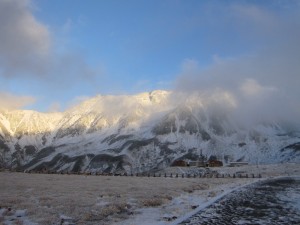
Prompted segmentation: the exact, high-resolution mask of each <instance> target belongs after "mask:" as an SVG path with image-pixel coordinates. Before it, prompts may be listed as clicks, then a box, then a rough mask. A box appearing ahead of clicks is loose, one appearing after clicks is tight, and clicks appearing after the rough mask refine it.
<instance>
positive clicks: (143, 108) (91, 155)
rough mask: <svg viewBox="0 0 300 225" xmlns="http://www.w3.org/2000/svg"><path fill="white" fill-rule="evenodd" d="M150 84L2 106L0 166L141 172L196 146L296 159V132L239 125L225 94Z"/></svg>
mask: <svg viewBox="0 0 300 225" xmlns="http://www.w3.org/2000/svg"><path fill="white" fill-rule="evenodd" d="M221 101H222V102H224V103H225V105H226V109H227V110H225V111H224V110H219V109H218V107H216V105H214V104H211V103H208V102H207V100H206V99H205V98H201V96H194V97H189V98H183V100H182V99H180V98H174V95H172V93H171V92H167V91H153V92H150V93H141V94H138V95H133V96H127V95H123V96H96V97H94V98H90V99H87V100H86V101H83V102H82V103H80V104H79V105H77V106H74V107H73V108H71V109H68V110H66V111H65V112H59V113H40V112H35V111H29V110H13V111H7V110H6V111H5V110H2V111H0V167H2V168H13V169H20V170H45V169H46V170H51V171H69V172H79V171H80V172H84V171H89V172H107V173H110V172H127V173H131V172H134V173H136V172H146V171H155V170H157V169H162V168H165V167H167V166H169V165H171V164H172V163H173V162H174V161H175V160H180V159H185V160H197V158H198V157H199V155H200V151H201V152H202V153H203V154H204V155H206V156H207V157H208V158H209V157H214V158H218V159H219V160H221V161H223V163H225V164H226V163H228V162H230V161H247V162H249V163H252V164H262V163H279V162H300V135H299V132H297V131H295V130H290V129H288V128H287V126H283V125H282V124H279V123H273V122H259V123H253V124H251V125H247V126H246V125H245V124H244V125H241V124H239V123H237V122H236V121H235V120H234V116H232V113H231V112H232V111H231V109H232V108H234V104H232V102H231V101H230V99H228V96H227V97H226V96H223V98H222V99H221Z"/></svg>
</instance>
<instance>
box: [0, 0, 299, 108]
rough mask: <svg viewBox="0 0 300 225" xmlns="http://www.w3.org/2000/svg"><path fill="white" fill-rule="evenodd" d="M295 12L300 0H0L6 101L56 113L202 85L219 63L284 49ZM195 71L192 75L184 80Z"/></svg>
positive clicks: (0, 74) (0, 75) (0, 89)
mask: <svg viewBox="0 0 300 225" xmlns="http://www.w3.org/2000/svg"><path fill="white" fill-rule="evenodd" d="M299 7H300V6H299V1H297V0H296V1H292V0H291V1H288V0H287V1H271V0H270V1H229V0H228V1H221V0H219V1H198V0H153V1H146V0H128V1H121V0H110V1H108V0H107V1H104V0H102V1H101V0H100V1H98V0H89V1H83V0H10V1H9V0H0V10H1V8H2V10H1V11H0V14H1V16H0V20H1V21H2V22H1V23H0V33H2V35H1V34H0V41H2V44H0V82H1V84H0V93H1V96H0V97H2V99H3V100H2V101H0V103H1V104H2V105H3V107H4V106H7V107H8V108H25V109H34V110H38V111H55V110H64V109H65V108H67V107H68V106H69V105H70V104H72V103H73V102H74V101H76V100H78V99H81V98H83V97H88V96H94V95H97V94H102V95H105V94H135V93H139V92H143V91H151V90H155V89H167V90H172V89H174V88H177V87H178V82H179V83H180V82H181V81H186V80H187V83H193V81H194V80H197V82H199V83H205V82H202V80H201V79H202V78H203V79H204V80H205V79H207V77H205V76H210V75H209V73H203V71H204V70H207V69H209V68H211V67H214V66H215V64H216V63H220V62H224V61H225V62H226V63H227V61H228V60H231V59H243V58H245V57H248V56H252V55H257V54H260V52H261V51H263V50H264V49H265V47H266V46H268V45H270V46H271V47H272V46H278V45H280V44H281V43H285V42H286V40H287V38H286V37H283V36H282V35H280V32H281V31H282V28H283V27H286V26H289V25H291V29H288V30H287V36H288V37H290V36H291V37H292V36H293V35H294V34H293V33H291V34H289V31H291V30H292V29H294V27H295V26H294V23H296V26H298V25H299V23H298V22H299V21H298V19H299V16H297V15H298V13H299ZM4 20H5V21H4ZM281 23H282V24H281ZM274 27H275V28H274ZM17 37H19V38H17ZM276 37H278V38H276ZM270 43H272V45H271V44H270ZM271 47H270V49H271ZM288 57H291V55H290V54H288V56H287V58H288ZM297 69H298V68H297ZM191 70H195V71H194V72H195V74H196V75H194V76H189V75H187V76H185V73H186V72H187V71H191ZM295 70H296V69H295ZM199 79H200V80H199ZM262 82H263V81H262ZM183 83H184V82H183ZM179 86H180V85H179ZM187 86H188V85H187ZM200 86H201V85H200ZM208 86H209V85H208ZM187 89H188V87H187ZM12 103H13V104H12ZM3 107H2V108H3Z"/></svg>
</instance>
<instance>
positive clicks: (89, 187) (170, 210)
mask: <svg viewBox="0 0 300 225" xmlns="http://www.w3.org/2000/svg"><path fill="white" fill-rule="evenodd" d="M186 169H187V168H181V170H183V171H184V170H186ZM167 170H169V171H172V172H174V173H176V172H178V173H180V172H179V171H180V170H179V169H178V168H169V169H167ZM216 170H218V171H219V173H231V174H232V173H249V174H251V173H254V174H261V175H262V177H263V178H261V179H268V178H270V177H278V176H300V166H299V164H296V163H286V164H272V165H248V166H243V167H234V168H229V167H222V168H216ZM165 171H166V170H165ZM162 172H164V171H162ZM258 180H260V179H259V178H255V179H253V178H175V177H173V178H170V177H168V178H164V177H150V178H148V177H130V176H129V177H113V176H83V175H56V174H26V173H10V172H0V181H1V183H0V207H1V208H0V224H22V225H36V224H42V225H44V224H97V225H98V224H100V225H101V224H116V225H117V224H118V225H121V224H122V225H123V224H124V225H134V224H135V225H140V224H151V225H153V224H161V225H167V224H172V225H173V224H174V225H175V224H177V223H178V222H180V221H182V220H183V219H184V218H187V217H188V216H190V215H192V214H193V213H195V212H197V211H199V210H200V209H201V208H204V207H206V206H208V205H210V204H211V203H213V202H214V201H216V200H217V199H219V198H220V197H222V196H224V195H225V194H227V193H229V192H230V191H232V190H234V189H237V188H239V187H242V186H245V185H247V184H250V183H253V182H256V181H258Z"/></svg>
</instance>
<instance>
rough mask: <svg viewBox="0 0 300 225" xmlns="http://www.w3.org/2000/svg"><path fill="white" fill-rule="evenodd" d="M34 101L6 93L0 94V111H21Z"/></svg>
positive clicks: (32, 98) (29, 97) (28, 97)
mask: <svg viewBox="0 0 300 225" xmlns="http://www.w3.org/2000/svg"><path fill="white" fill-rule="evenodd" d="M35 101H36V99H35V98H34V97H31V96H18V95H13V94H10V93H6V92H0V110H14V109H21V108H23V107H25V106H27V105H30V104H33V103H34V102H35Z"/></svg>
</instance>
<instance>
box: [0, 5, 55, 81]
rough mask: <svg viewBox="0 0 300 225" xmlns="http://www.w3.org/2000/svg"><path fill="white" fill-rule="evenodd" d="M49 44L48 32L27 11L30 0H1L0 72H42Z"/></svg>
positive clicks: (9, 73)
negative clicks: (0, 68) (0, 69)
mask: <svg viewBox="0 0 300 225" xmlns="http://www.w3.org/2000/svg"><path fill="white" fill-rule="evenodd" d="M50 48H51V37H50V33H49V31H48V29H47V27H46V26H45V25H43V24H42V23H40V22H38V21H37V20H36V19H35V18H34V16H33V15H32V13H31V11H30V1H29V0H0V66H1V67H2V71H1V72H2V75H4V76H15V75H16V74H17V73H20V72H22V73H24V72H27V73H35V74H37V73H41V72H42V71H43V70H45V68H43V65H44V64H43V63H41V61H43V60H45V59H46V58H47V57H48V54H49V51H50ZM0 75H1V74H0Z"/></svg>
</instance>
